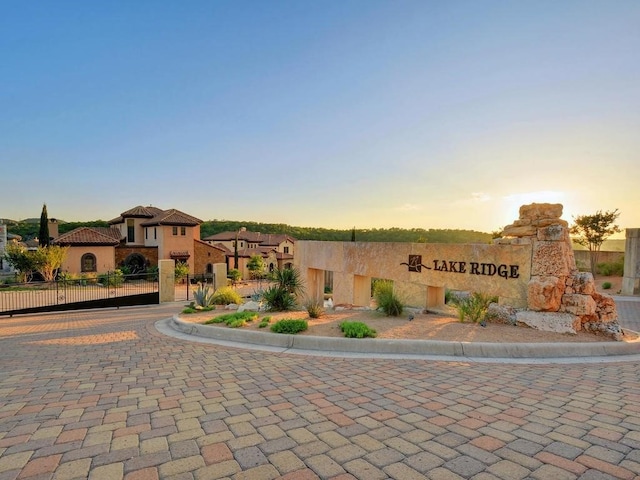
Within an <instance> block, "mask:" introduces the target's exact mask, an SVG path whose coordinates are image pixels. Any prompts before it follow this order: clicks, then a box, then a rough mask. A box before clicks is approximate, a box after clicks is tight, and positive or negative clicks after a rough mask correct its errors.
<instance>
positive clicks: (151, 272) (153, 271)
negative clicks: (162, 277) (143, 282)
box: [146, 265, 160, 282]
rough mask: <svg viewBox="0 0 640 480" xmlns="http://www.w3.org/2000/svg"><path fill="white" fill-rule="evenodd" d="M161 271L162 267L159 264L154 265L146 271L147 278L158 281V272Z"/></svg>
mask: <svg viewBox="0 0 640 480" xmlns="http://www.w3.org/2000/svg"><path fill="white" fill-rule="evenodd" d="M159 271H160V269H159V268H158V267H157V265H154V266H153V267H149V268H147V271H146V274H147V280H149V281H150V282H157V281H158V272H159Z"/></svg>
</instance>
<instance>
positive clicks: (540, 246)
mask: <svg viewBox="0 0 640 480" xmlns="http://www.w3.org/2000/svg"><path fill="white" fill-rule="evenodd" d="M561 216H562V205H561V204H549V203H542V204H537V203H534V204H531V205H523V206H522V207H520V216H519V219H518V220H516V221H515V222H514V223H513V224H511V225H509V226H507V227H505V229H504V231H503V236H504V237H505V238H502V239H500V240H498V242H500V243H511V244H522V243H530V244H531V245H532V260H531V279H530V280H529V283H528V286H527V310H523V311H519V312H517V313H516V321H517V322H520V323H524V324H527V325H529V326H531V327H534V328H538V329H540V330H550V331H556V332H563V333H576V332H578V331H581V330H586V331H589V332H593V333H601V334H605V335H607V336H610V337H612V338H614V339H616V340H621V337H622V331H621V329H620V326H619V324H618V314H617V311H616V305H615V303H614V301H613V298H612V297H610V296H609V295H602V294H599V293H597V292H596V289H595V282H594V280H593V275H592V274H591V273H588V272H579V271H578V269H577V268H576V261H575V258H574V255H573V247H572V245H571V239H570V237H569V225H568V224H567V222H566V221H565V220H562V219H561V218H560V217H561Z"/></svg>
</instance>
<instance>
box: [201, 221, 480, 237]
mask: <svg viewBox="0 0 640 480" xmlns="http://www.w3.org/2000/svg"><path fill="white" fill-rule="evenodd" d="M242 227H245V228H246V229H247V230H249V231H252V232H260V233H275V234H287V235H291V236H292V237H294V238H296V239H298V240H322V241H337V242H348V241H351V238H352V234H353V230H352V229H345V230H342V229H332V228H319V227H295V226H291V225H286V224H282V223H258V222H239V221H235V220H209V221H206V222H203V223H202V225H200V236H201V237H202V238H205V237H208V236H210V235H215V234H216V233H221V232H236V231H238V230H239V229H240V228H242ZM355 237H356V241H358V242H415V243H424V242H427V243H490V242H491V234H490V233H484V232H476V231H473V230H444V229H429V230H426V229H423V228H411V229H406V228H397V227H393V228H368V229H361V230H358V229H356V231H355Z"/></svg>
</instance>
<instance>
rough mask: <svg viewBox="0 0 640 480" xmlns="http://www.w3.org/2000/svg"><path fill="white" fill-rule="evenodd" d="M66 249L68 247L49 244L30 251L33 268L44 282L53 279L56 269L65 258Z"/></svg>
mask: <svg viewBox="0 0 640 480" xmlns="http://www.w3.org/2000/svg"><path fill="white" fill-rule="evenodd" d="M67 250H69V247H61V246H59V245H49V246H48V247H40V248H38V250H36V251H35V252H30V253H31V254H32V255H33V259H34V265H35V269H36V270H37V271H38V272H39V273H40V275H42V278H43V279H44V281H45V282H52V281H53V280H55V278H56V273H58V269H59V268H60V267H61V266H62V264H63V263H64V260H65V258H67Z"/></svg>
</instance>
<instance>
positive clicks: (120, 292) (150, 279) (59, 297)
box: [0, 273, 159, 315]
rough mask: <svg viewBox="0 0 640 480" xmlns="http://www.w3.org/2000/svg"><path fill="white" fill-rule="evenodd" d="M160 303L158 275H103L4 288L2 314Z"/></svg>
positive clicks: (0, 291)
mask: <svg viewBox="0 0 640 480" xmlns="http://www.w3.org/2000/svg"><path fill="white" fill-rule="evenodd" d="M151 303H159V289H158V278H157V275H155V276H154V275H149V276H141V275H122V274H119V275H118V274H115V273H107V274H101V275H98V276H96V277H94V278H79V279H73V280H71V279H64V280H57V281H54V282H29V283H23V284H17V283H15V284H10V285H2V286H0V315H14V314H20V313H36V312H47V311H61V310H76V309H87V308H101V307H121V306H128V305H145V304H151Z"/></svg>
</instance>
